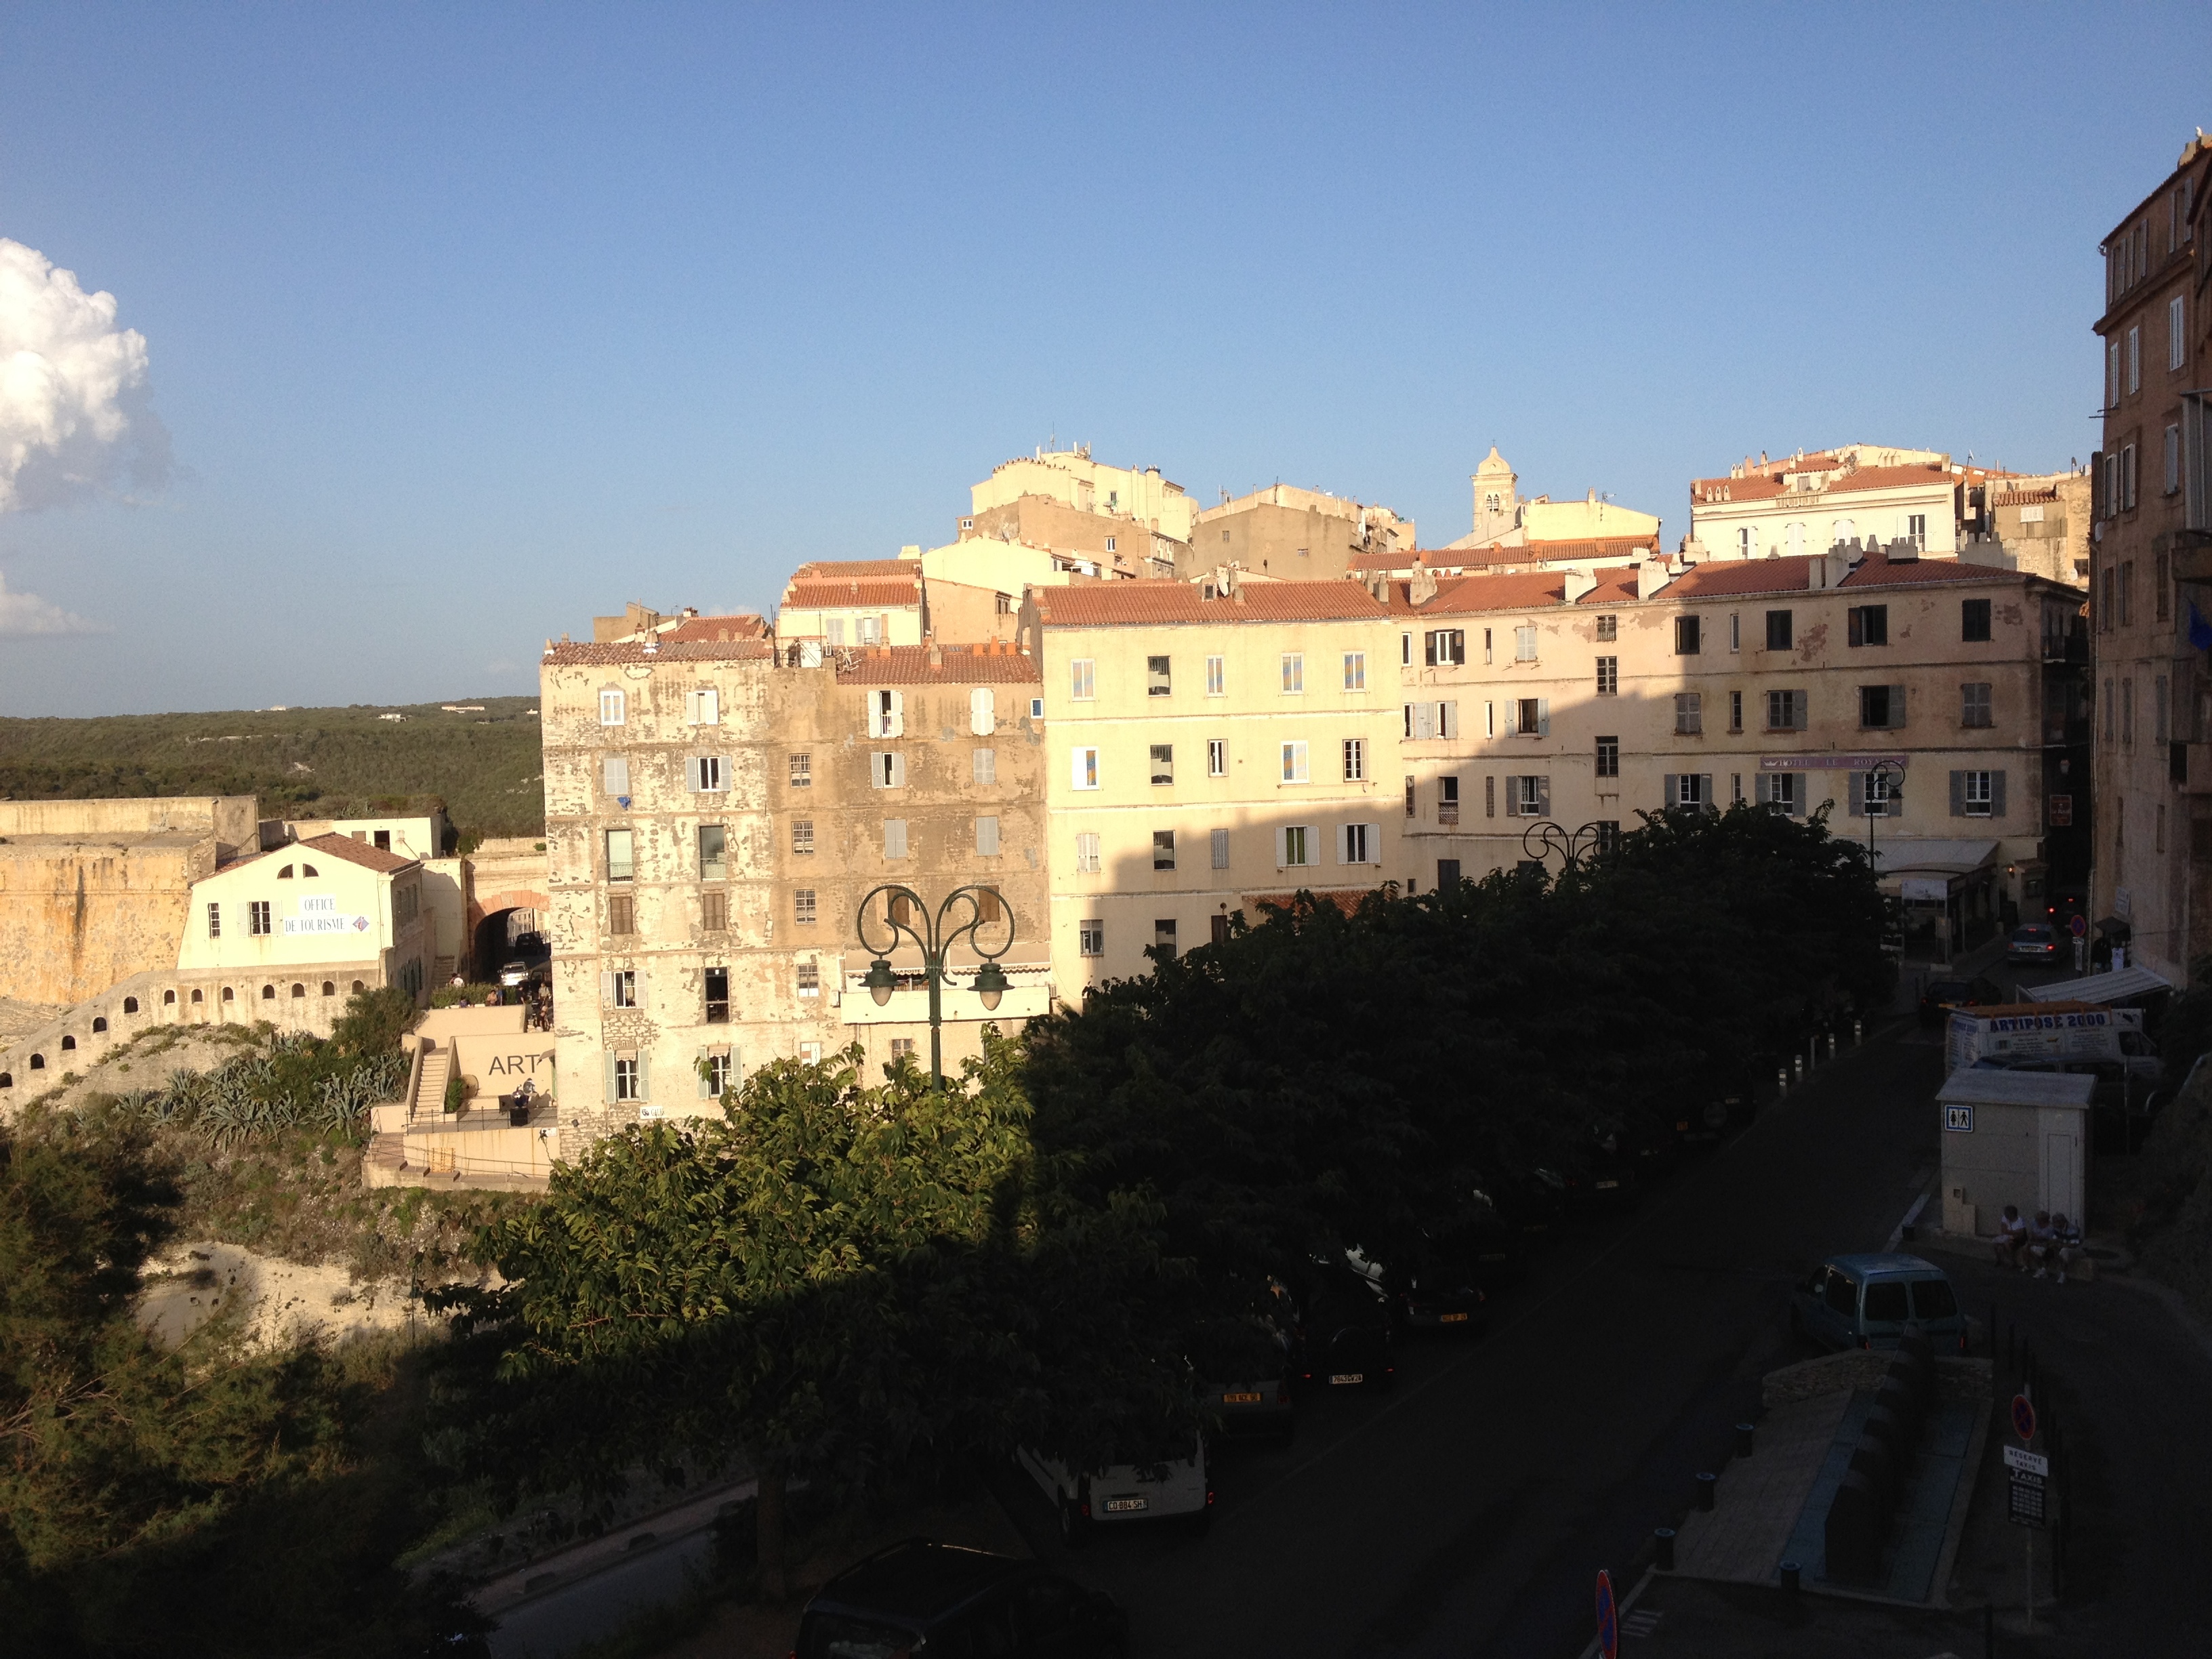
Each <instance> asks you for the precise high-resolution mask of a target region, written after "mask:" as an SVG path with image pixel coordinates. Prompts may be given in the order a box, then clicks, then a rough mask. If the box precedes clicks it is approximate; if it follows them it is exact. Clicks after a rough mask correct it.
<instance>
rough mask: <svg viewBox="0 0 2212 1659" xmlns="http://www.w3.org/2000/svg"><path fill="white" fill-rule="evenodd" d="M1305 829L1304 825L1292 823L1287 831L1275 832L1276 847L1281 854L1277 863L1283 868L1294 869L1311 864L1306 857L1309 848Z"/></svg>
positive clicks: (1279, 830)
mask: <svg viewBox="0 0 2212 1659" xmlns="http://www.w3.org/2000/svg"><path fill="white" fill-rule="evenodd" d="M1306 828H1307V826H1306V825H1304V824H1302V823H1294V824H1291V826H1290V827H1289V828H1288V829H1278V830H1276V831H1275V837H1276V845H1277V846H1278V848H1279V849H1280V851H1281V853H1282V858H1281V860H1279V861H1280V862H1281V864H1282V865H1283V866H1284V867H1285V868H1286V869H1291V868H1296V867H1297V866H1300V865H1306V864H1310V863H1312V862H1313V860H1312V859H1311V858H1310V857H1309V856H1308V854H1309V853H1310V851H1311V847H1310V842H1308V840H1307V837H1306Z"/></svg>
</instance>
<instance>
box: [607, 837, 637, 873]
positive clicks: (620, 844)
mask: <svg viewBox="0 0 2212 1659" xmlns="http://www.w3.org/2000/svg"><path fill="white" fill-rule="evenodd" d="M631 844H632V838H631V836H630V832H629V830H627V829H610V830H608V831H607V879H608V880H609V881H628V880H629V878H630V877H631V876H632V875H633V874H634V873H635V865H634V864H633V862H632V860H631V857H630V848H631Z"/></svg>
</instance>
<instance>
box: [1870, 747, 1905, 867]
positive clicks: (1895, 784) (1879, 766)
mask: <svg viewBox="0 0 2212 1659" xmlns="http://www.w3.org/2000/svg"><path fill="white" fill-rule="evenodd" d="M1904 782H1905V763H1904V762H1903V761H1893V760H1886V761H1876V762H1875V763H1874V765H1873V766H1871V767H1870V768H1869V769H1868V771H1867V775H1866V785H1865V788H1866V795H1865V799H1863V801H1862V802H1861V803H1860V805H1863V806H1864V807H1865V808H1866V821H1867V862H1868V863H1869V864H1872V863H1873V862H1874V821H1875V819H1876V818H1878V817H1888V816H1889V803H1890V801H1891V800H1892V799H1893V798H1894V797H1895V796H1896V795H1897V794H1898V793H1899V787H1900V786H1901V785H1902V784H1903V783H1904ZM1876 795H1880V796H1881V811H1879V812H1877V811H1875V810H1874V809H1875V796H1876ZM1875 873H1876V874H1880V873H1881V872H1879V871H1877V872H1875Z"/></svg>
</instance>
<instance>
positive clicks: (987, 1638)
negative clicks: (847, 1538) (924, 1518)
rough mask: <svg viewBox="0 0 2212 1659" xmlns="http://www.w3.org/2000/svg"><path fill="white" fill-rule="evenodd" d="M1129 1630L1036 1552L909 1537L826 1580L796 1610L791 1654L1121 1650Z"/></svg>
mask: <svg viewBox="0 0 2212 1659" xmlns="http://www.w3.org/2000/svg"><path fill="white" fill-rule="evenodd" d="M1128 1631H1129V1625H1128V1618H1127V1614H1125V1613H1123V1612H1122V1611H1121V1604H1120V1603H1118V1602H1117V1601H1115V1600H1114V1598H1113V1597H1112V1596H1110V1595H1107V1594H1105V1593H1104V1592H1103V1591H1102V1590H1087V1589H1084V1588H1082V1586H1080V1585H1079V1584H1076V1583H1072V1582H1071V1581H1069V1580H1067V1579H1066V1578H1062V1577H1060V1576H1059V1575H1058V1574H1057V1573H1052V1572H1047V1571H1045V1570H1044V1569H1043V1568H1042V1567H1040V1566H1038V1565H1037V1564H1036V1562H1034V1561H1021V1560H1017V1559H1014V1558H1013V1557H1012V1556H1007V1555H992V1554H989V1553H986V1552H985V1551H982V1550H971V1549H963V1548H961V1547H959V1546H957V1545H954V1544H938V1543H933V1542H931V1541H929V1540H927V1539H924V1538H910V1539H908V1540H907V1541H906V1542H904V1543H902V1544H894V1545H892V1546H891V1547H890V1548H889V1549H886V1550H878V1552H877V1553H875V1554H873V1555H872V1556H870V1557H868V1558H867V1559H866V1560H865V1561H861V1562H859V1563H858V1564H856V1565H853V1566H849V1567H848V1568H846V1569H845V1571H842V1572H841V1573H839V1574H838V1575H837V1576H836V1577H835V1578H833V1579H831V1580H830V1581H829V1583H827V1584H825V1585H823V1588H822V1591H821V1593H820V1594H819V1595H817V1596H816V1597H815V1598H814V1599H813V1600H812V1601H809V1602H808V1603H807V1604H806V1611H805V1613H804V1614H803V1615H802V1616H801V1617H800V1619H799V1648H798V1651H797V1659H905V1656H906V1655H908V1654H910V1653H922V1654H931V1655H936V1654H945V1655H959V1656H962V1659H965V1656H968V1655H971V1654H994V1655H1005V1656H1007V1659H1118V1656H1120V1655H1121V1654H1124V1653H1126V1652H1127V1650H1128Z"/></svg>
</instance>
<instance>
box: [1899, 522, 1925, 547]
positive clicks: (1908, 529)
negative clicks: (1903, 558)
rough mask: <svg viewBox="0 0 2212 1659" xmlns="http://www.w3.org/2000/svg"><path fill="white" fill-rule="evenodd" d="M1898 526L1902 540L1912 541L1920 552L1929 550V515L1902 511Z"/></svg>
mask: <svg viewBox="0 0 2212 1659" xmlns="http://www.w3.org/2000/svg"><path fill="white" fill-rule="evenodd" d="M1897 527H1898V532H1899V539H1900V540H1903V541H1908V542H1911V544H1912V545H1913V547H1914V548H1915V549H1917V550H1919V551H1920V552H1923V553H1924V552H1926V551H1927V550H1928V515H1927V514H1926V513H1899V514H1898V520H1897Z"/></svg>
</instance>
